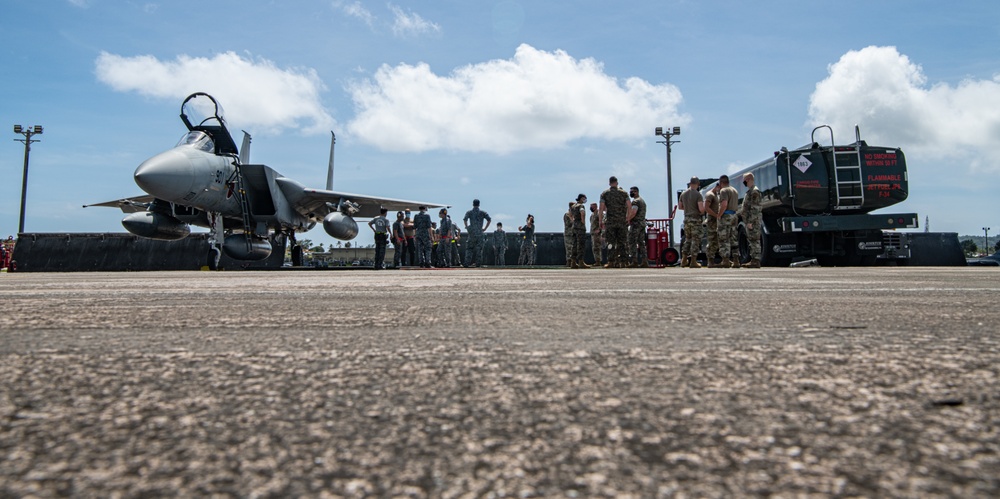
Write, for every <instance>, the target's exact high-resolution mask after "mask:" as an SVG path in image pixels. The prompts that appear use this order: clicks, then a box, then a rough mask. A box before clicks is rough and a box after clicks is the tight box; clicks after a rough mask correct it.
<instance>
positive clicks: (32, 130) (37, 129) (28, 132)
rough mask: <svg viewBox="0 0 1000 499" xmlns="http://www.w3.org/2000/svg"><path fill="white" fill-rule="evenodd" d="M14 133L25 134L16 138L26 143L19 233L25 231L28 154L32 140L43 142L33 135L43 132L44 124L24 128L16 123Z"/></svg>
mask: <svg viewBox="0 0 1000 499" xmlns="http://www.w3.org/2000/svg"><path fill="white" fill-rule="evenodd" d="M14 133H19V134H21V135H24V138H23V139H14V140H15V141H17V142H21V143H23V144H24V174H23V175H22V176H21V217H20V220H19V221H18V224H17V233H18V234H21V233H22V232H24V201H25V199H26V197H27V194H28V154H29V153H30V152H31V143H32V142H41V141H39V140H37V139H36V140H32V139H31V136H32V135H41V134H42V125H35V126H33V127H32V126H29V127H24V128H22V127H21V125H14Z"/></svg>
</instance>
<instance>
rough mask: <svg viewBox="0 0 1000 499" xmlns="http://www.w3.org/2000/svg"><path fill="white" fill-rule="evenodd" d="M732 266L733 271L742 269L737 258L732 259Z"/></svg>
mask: <svg viewBox="0 0 1000 499" xmlns="http://www.w3.org/2000/svg"><path fill="white" fill-rule="evenodd" d="M732 266H733V268H734V269H738V268H741V267H742V265H740V259H739V257H736V258H733V262H732Z"/></svg>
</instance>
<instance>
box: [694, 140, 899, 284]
mask: <svg viewBox="0 0 1000 499" xmlns="http://www.w3.org/2000/svg"><path fill="white" fill-rule="evenodd" d="M820 130H826V131H828V132H829V138H830V145H828V146H826V145H820V144H819V143H818V142H817V141H816V133H817V131H820ZM854 130H855V142H854V143H853V144H847V145H837V144H836V142H834V136H833V129H832V128H831V127H829V126H828V125H823V126H819V127H816V128H815V129H813V132H812V136H811V139H812V141H811V143H810V144H808V145H805V146H803V147H800V148H798V149H794V150H791V151H789V150H788V149H787V148H784V147H782V148H781V150H779V151H777V152H775V153H774V156H773V157H772V158H770V159H767V160H764V161H761V162H760V163H757V164H755V165H753V166H750V167H749V168H745V169H743V170H740V171H739V172H736V173H734V174H732V175H730V177H731V178H732V179H733V181H732V183H731V185H733V186H734V187H736V189H737V191H738V192H739V199H740V203H741V204H742V202H743V196H744V195H745V194H746V188H745V187H744V186H743V185H742V182H740V180H741V178H742V177H743V175H744V174H746V173H753V174H754V177H755V179H756V185H757V188H758V189H760V191H761V195H762V196H761V212H762V214H763V219H764V223H763V231H761V232H762V236H761V237H762V241H761V263H762V264H763V265H765V266H787V265H789V264H790V263H791V262H792V261H793V260H795V259H804V258H815V259H816V260H817V261H818V262H819V263H820V264H821V265H873V264H875V260H876V257H877V256H878V255H880V254H882V252H883V249H884V248H883V246H884V242H883V241H884V235H883V231H884V230H894V229H912V228H916V227H917V225H918V224H917V222H918V220H917V214H916V213H902V214H872V213H871V212H873V211H876V210H879V209H881V208H886V207H889V206H892V205H895V204H898V203H900V202H902V201H904V200H906V198H907V195H908V187H909V182H908V179H907V173H906V159H905V157H904V155H903V151H902V150H901V149H899V148H898V147H885V146H870V145H868V144H867V143H866V142H865V141H863V140H861V134H860V130H859V129H858V127H855V129H854ZM713 185H714V184H713ZM711 188H712V185H708V186H706V187H704V188H703V192H707V191H708V190H709V189H711ZM743 223H744V222H743V221H740V227H739V231H738V233H739V237H740V257H741V261H747V260H748V258H749V244H748V241H747V236H746V230H745V228H744V226H743ZM707 256H708V258H714V255H707Z"/></svg>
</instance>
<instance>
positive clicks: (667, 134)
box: [655, 126, 681, 246]
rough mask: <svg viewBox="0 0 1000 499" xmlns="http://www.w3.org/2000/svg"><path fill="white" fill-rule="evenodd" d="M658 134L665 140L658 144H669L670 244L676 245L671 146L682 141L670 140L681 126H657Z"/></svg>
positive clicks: (668, 213) (659, 141) (668, 207)
mask: <svg viewBox="0 0 1000 499" xmlns="http://www.w3.org/2000/svg"><path fill="white" fill-rule="evenodd" d="M655 132H656V136H657V137H663V140H658V141H656V143H657V144H663V145H665V146H667V216H668V217H670V222H669V226H670V245H671V246H674V217H673V213H674V182H673V175H672V174H671V172H670V146H671V145H672V144H676V143H678V142H680V141H679V140H670V138H671V137H673V136H674V135H680V134H681V127H679V126H675V127H673V129H671V128H669V127H668V128H666V129H665V128H663V127H662V126H658V127H656V130H655Z"/></svg>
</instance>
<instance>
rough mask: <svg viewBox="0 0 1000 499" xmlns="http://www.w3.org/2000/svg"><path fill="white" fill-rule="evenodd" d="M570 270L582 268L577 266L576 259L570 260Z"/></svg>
mask: <svg viewBox="0 0 1000 499" xmlns="http://www.w3.org/2000/svg"><path fill="white" fill-rule="evenodd" d="M569 268H571V269H578V268H580V266H579V265H577V264H576V260H575V259H572V258H570V260H569Z"/></svg>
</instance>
